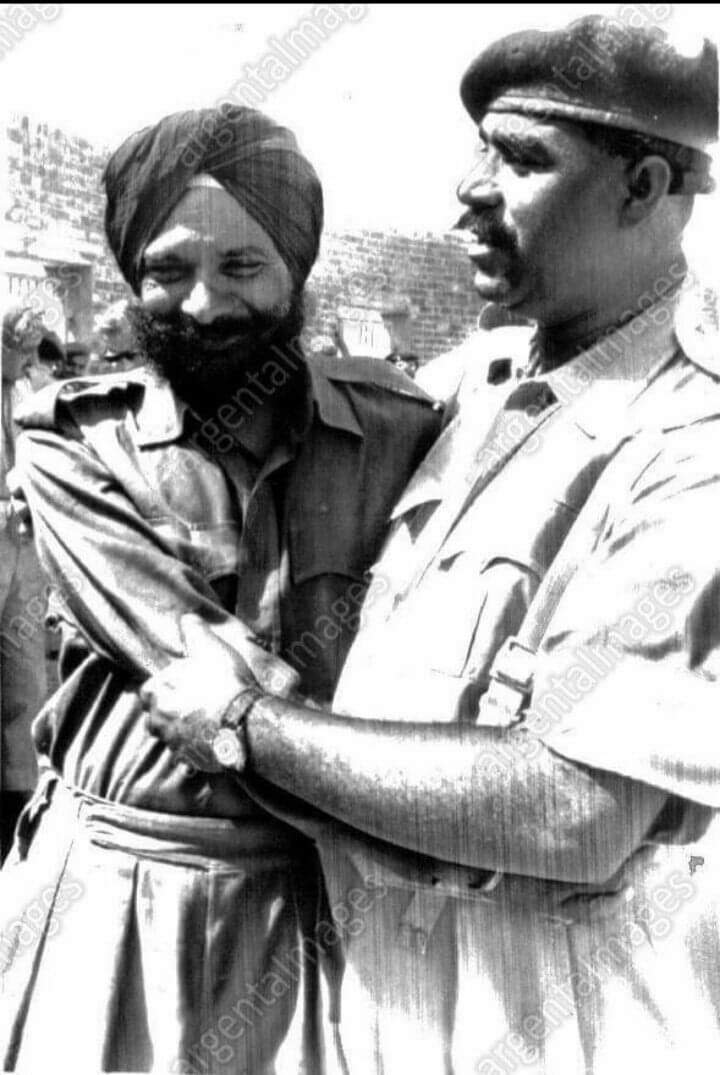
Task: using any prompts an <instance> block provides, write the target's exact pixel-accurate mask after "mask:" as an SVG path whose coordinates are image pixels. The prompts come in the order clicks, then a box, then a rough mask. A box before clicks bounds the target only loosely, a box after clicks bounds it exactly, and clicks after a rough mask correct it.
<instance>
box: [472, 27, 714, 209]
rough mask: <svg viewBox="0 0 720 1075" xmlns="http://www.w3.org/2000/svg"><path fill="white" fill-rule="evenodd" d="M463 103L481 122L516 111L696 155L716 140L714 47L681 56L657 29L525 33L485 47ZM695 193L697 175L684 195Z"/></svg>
mask: <svg viewBox="0 0 720 1075" xmlns="http://www.w3.org/2000/svg"><path fill="white" fill-rule="evenodd" d="M460 95H461V97H462V101H463V104H464V105H465V107H466V108H467V110H468V112H469V113H470V115H471V116H472V118H473V119H474V120H475V121H476V122H478V123H479V122H480V120H481V119H482V117H483V116H484V115H485V113H486V112H489V111H493V112H520V113H524V114H526V115H536V116H541V117H542V116H545V117H547V118H558V119H567V120H575V121H576V122H577V121H579V122H583V123H596V124H601V125H602V126H606V127H615V128H619V129H621V130H624V131H629V132H634V133H637V134H640V135H645V136H648V137H651V138H657V139H661V140H663V141H667V142H672V143H675V144H676V145H679V146H683V147H686V148H689V149H691V150H696V151H700V152H702V151H703V150H704V149H705V147H706V146H707V145H708V144H709V143H710V142H714V141H716V140H717V136H718V59H717V47H716V46H715V45H714V44H713V43H711V42H710V41H708V40H707V39H706V40H704V41H703V42H702V46H701V49H700V51H699V52H698V53H697V54H696V55H693V56H685V55H682V54H681V53H680V52H679V51H677V50H676V49H675V48H674V47H673V46H672V45H671V44H670V42H669V40H668V38H667V35H666V34H665V33H664V32H663V31H662V30H661V29H659V28H658V27H656V26H653V27H652V28H648V27H643V28H638V27H633V26H630V25H628V24H627V23H626V22H624V21H622V19H620V18H619V17H618V18H613V17H609V16H603V15H588V16H586V17H585V18H582V19H578V20H577V22H573V23H570V25H569V26H566V27H564V28H563V29H560V30H552V31H549V32H548V31H542V30H525V31H521V32H519V33H514V34H510V35H509V36H507V37H504V38H501V39H500V40H499V41H496V42H494V43H493V44H491V45H489V46H488V48H486V49H485V50H484V51H483V52H482V53H481V54H480V55H479V56H478V57H477V59H476V60H475V61H474V62H473V63H472V64H471V65H470V67H469V69H468V70H467V72H466V73H465V75H464V77H463V80H462V83H461V86H460ZM691 156H692V155H691ZM702 157H703V158H705V163H706V165H707V164H709V159H708V158H707V156H706V154H704V153H703V154H702ZM703 170H706V169H703V168H701V169H700V171H703ZM690 171H691V172H692V169H690ZM702 189H703V188H702V184H701V182H700V176H699V175H698V182H697V183H695V184H693V182H692V178H691V177H690V183H689V185H686V187H685V190H686V191H687V192H689V193H690V192H698V191H700V190H702Z"/></svg>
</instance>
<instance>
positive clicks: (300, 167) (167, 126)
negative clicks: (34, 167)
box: [103, 106, 323, 293]
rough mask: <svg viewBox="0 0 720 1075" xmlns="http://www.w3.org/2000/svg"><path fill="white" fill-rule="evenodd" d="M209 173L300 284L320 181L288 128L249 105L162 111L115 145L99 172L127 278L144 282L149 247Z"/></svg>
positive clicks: (319, 208) (314, 236)
mask: <svg viewBox="0 0 720 1075" xmlns="http://www.w3.org/2000/svg"><path fill="white" fill-rule="evenodd" d="M201 173H207V174H209V175H211V176H213V178H215V179H216V180H217V181H218V183H220V184H222V186H223V187H224V188H225V189H226V190H227V192H228V193H229V194H231V195H232V196H233V198H235V199H236V200H237V201H238V202H239V203H240V205H242V206H243V208H244V209H246V210H247V212H248V213H249V214H250V216H251V217H252V218H253V219H254V220H256V221H257V223H258V224H260V226H261V227H262V228H264V229H265V231H266V232H267V234H268V235H269V236H270V238H271V239H272V241H273V242H274V244H275V246H276V247H277V249H278V252H279V253H280V256H281V257H282V259H283V261H284V262H285V264H286V265H287V267H288V269H289V270H290V273H291V274H292V277H293V280H294V281H295V283H296V284H297V286H298V287H300V286H302V284H303V283H304V282H305V279H306V277H307V275H308V273H309V272H310V270H311V268H312V266H313V263H314V261H315V258H316V257H317V252H318V245H319V242H320V233H321V231H322V221H323V200H322V188H321V186H320V181H319V179H318V177H317V175H316V174H315V170H314V169H313V167H312V165H311V164H310V162H309V161H307V160H306V159H305V157H304V156H303V155H302V154H301V153H300V150H299V149H298V146H297V143H296V141H295V138H294V136H293V135H292V134H291V132H290V131H288V130H287V129H286V128H285V127H279V126H278V125H277V124H276V123H274V122H273V121H272V120H271V119H268V117H267V116H264V115H263V114H262V113H261V112H256V111H255V110H254V109H252V108H239V107H235V106H232V107H227V106H226V107H224V108H222V109H220V108H206V109H203V110H201V111H199V112H178V113H177V114H176V115H173V116H166V117H165V119H163V120H161V121H160V122H159V123H158V124H156V125H155V126H154V127H146V128H145V129H144V130H142V131H138V132H137V134H133V135H132V136H131V137H130V138H128V139H127V141H125V142H123V144H122V145H121V146H120V148H119V149H118V150H116V151H115V153H113V155H112V157H111V158H110V160H109V162H108V165H107V167H106V169H105V174H104V176H103V179H104V182H105V191H106V194H107V209H106V212H105V230H106V232H107V237H108V241H109V243H110V247H111V249H112V251H113V253H114V255H115V258H116V260H117V263H118V265H119V266H120V269H121V271H122V273H123V276H124V277H125V279H126V280H127V281H128V283H129V284H130V286H131V287H132V289H133V291H135V292H136V293H138V292H139V290H140V279H141V274H142V259H143V254H144V251H145V248H146V246H147V245H148V243H149V242H150V240H151V239H152V238H153V237H154V236H155V235H156V234H157V232H158V230H159V228H160V226H161V225H162V223H163V221H164V220H165V219H166V218H167V217H168V215H169V214H170V212H171V211H172V209H173V208H174V207H175V205H176V204H177V202H178V201H179V200H180V198H181V197H182V196H183V194H184V193H185V190H186V189H187V186H188V183H190V181H191V180H192V179H193V178H194V177H195V176H197V175H200V174H201Z"/></svg>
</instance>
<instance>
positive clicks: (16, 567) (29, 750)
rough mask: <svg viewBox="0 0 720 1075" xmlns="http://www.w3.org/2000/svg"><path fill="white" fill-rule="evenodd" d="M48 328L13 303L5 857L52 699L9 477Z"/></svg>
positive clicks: (5, 493)
mask: <svg viewBox="0 0 720 1075" xmlns="http://www.w3.org/2000/svg"><path fill="white" fill-rule="evenodd" d="M42 339H43V328H42V324H41V322H40V321H39V319H38V318H37V316H36V315H35V314H34V313H33V311H32V309H30V308H29V307H24V306H13V307H11V308H10V309H8V310H7V311H6V312H5V314H4V316H3V324H2V460H1V462H0V662H1V663H0V735H1V736H2V742H1V744H0V857H2V858H4V856H5V854H6V852H7V850H8V848H9V846H10V844H11V842H12V834H13V830H14V828H15V822H16V820H17V817H18V815H19V813H20V811H21V809H22V807H23V806H24V804H25V803H26V802H27V800H28V798H29V797H30V794H31V792H32V790H33V788H34V787H35V784H36V782H37V762H36V758H35V749H34V746H33V742H32V738H31V735H30V725H31V723H32V720H33V719H34V717H35V715H36V713H37V711H38V710H39V709H40V707H41V706H42V704H43V702H44V701H45V697H46V694H47V675H46V669H45V613H46V606H47V596H46V584H45V579H44V577H43V573H42V569H41V567H40V563H39V561H38V559H37V555H36V553H35V548H34V546H33V543H32V539H31V538H30V537H29V536H23V535H21V534H20V533H19V532H18V528H17V524H16V521H15V519H14V516H13V514H12V511H11V507H10V492H9V489H8V481H7V475H8V471H9V470H10V469H11V468H12V466H13V464H14V461H15V438H16V434H17V427H16V425H15V422H14V414H15V412H16V410H17V408H18V407H19V405H20V404H21V403H22V402H23V401H24V400H25V399H26V398H27V397H28V396H30V395H32V394H33V393H34V392H35V391H36V390H37V389H38V388H40V387H42V386H43V384H47V383H49V382H50V381H51V380H52V377H51V375H50V374H49V373H48V372H47V371H46V370H44V369H43V367H42V366H41V365H40V363H39V360H38V347H39V345H40V343H41V341H42Z"/></svg>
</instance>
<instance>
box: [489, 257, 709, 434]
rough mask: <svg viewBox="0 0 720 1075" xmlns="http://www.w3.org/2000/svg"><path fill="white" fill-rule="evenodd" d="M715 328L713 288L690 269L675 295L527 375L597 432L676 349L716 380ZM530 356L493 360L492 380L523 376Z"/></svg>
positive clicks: (498, 381) (590, 430) (639, 392)
mask: <svg viewBox="0 0 720 1075" xmlns="http://www.w3.org/2000/svg"><path fill="white" fill-rule="evenodd" d="M713 300H714V301H713ZM717 331H718V330H717V300H716V298H715V296H714V293H713V292H711V291H708V289H703V288H701V287H699V285H698V283H697V280H696V278H695V277H694V276H693V274H692V273H690V274H689V276H688V277H687V278H686V280H685V281H684V282H683V284H682V286H681V287H680V288H678V289H677V290H676V291H674V292H673V293H672V294H671V295H668V296H666V297H665V298H663V299H660V300H658V301H657V302H655V303H652V304H651V305H648V306H647V307H646V308H645V309H644V310H643V311H642V312H641V313H640V314H638V315H637V316H636V317H634V318H632V319H631V320H630V321H627V322H625V324H623V325H622V326H620V327H618V328H616V329H614V330H613V331H611V332H609V333H608V334H607V335H606V336H603V337H601V338H600V339H599V340H597V341H596V342H595V343H594V344H593V345H592V346H591V347H589V348H587V349H586V350H585V351H583V352H582V353H581V354H579V355H578V356H577V357H576V358H573V359H571V360H570V361H569V362H566V363H565V364H564V365H562V366H559V367H557V368H556V369H554V370H551V371H550V372H548V373H543V374H538V375H536V376H535V377H533V378H529V380H533V381H535V382H545V383H546V384H547V385H549V387H550V389H551V390H552V392H553V394H554V396H555V397H556V399H557V400H558V401H559V402H560V403H561V404H562V405H563V406H569V405H572V407H573V413H574V418H575V420H576V421H577V423H578V425H580V426H581V428H582V429H583V430H584V431H585V432H586V433H587V434H588V435H589V436H598V435H600V433H602V432H604V431H607V430H608V428H609V427H610V426H611V425H612V422H613V415H614V416H615V417H616V418H617V420H618V421H622V415H621V413H620V409H622V408H624V407H626V406H627V405H629V404H630V403H631V402H633V400H634V399H635V398H637V397H639V396H641V395H642V393H643V392H644V390H645V388H646V387H647V386H648V385H649V383H650V382H652V381H653V380H654V379H655V377H656V376H657V375H658V374H659V373H660V371H661V370H662V369H663V368H664V367H665V366H667V364H668V363H669V362H670V361H671V359H672V358H673V356H674V355H675V354H677V352H678V350H681V351H682V353H683V354H684V355H685V356H686V358H687V359H688V360H689V361H690V362H691V363H692V364H693V365H695V366H697V367H698V368H700V369H702V370H703V371H704V372H706V373H709V374H711V376H713V378H714V379H715V380H717V379H718V378H719V377H720V362H719V361H718V355H719V351H718V338H717ZM531 343H532V341H529V345H530V346H531ZM528 357H529V355H528V354H527V353H526V354H524V355H523V356H522V357H521V356H520V355H517V354H516V355H515V356H513V357H511V358H503V359H499V360H496V361H495V362H491V363H490V364H489V366H488V376H487V381H488V383H489V384H502V383H503V382H507V381H509V380H510V378H511V377H513V376H514V377H522V376H523V373H522V369H523V365H524V364H525V363H526V360H527V358H528Z"/></svg>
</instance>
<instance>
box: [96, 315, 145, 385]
mask: <svg viewBox="0 0 720 1075" xmlns="http://www.w3.org/2000/svg"><path fill="white" fill-rule="evenodd" d="M128 305H129V303H128V300H127V299H121V300H120V301H119V302H114V303H113V304H112V306H108V308H107V309H106V310H105V311H103V313H101V314H99V315H98V316H97V317H96V319H95V324H94V326H93V342H92V349H91V354H90V358H89V361H88V362H87V365H86V367H85V372H86V373H90V374H96V373H119V372H122V371H124V370H130V369H134V368H135V367H136V366H139V365H141V362H142V359H141V356H140V353H139V350H138V347H137V343H136V341H135V337H134V336H133V331H132V328H131V325H130V320H129V318H128V316H127V312H128Z"/></svg>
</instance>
